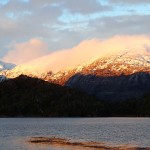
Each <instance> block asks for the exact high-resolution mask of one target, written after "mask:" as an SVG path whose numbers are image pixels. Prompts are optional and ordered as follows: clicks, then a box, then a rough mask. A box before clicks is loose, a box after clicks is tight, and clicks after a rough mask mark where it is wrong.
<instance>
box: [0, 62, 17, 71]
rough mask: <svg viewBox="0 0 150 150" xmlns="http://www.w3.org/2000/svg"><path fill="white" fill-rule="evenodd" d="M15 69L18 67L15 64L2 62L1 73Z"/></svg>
mask: <svg viewBox="0 0 150 150" xmlns="http://www.w3.org/2000/svg"><path fill="white" fill-rule="evenodd" d="M14 67H16V65H15V64H11V63H6V62H3V61H0V71H4V70H11V69H13V68H14Z"/></svg>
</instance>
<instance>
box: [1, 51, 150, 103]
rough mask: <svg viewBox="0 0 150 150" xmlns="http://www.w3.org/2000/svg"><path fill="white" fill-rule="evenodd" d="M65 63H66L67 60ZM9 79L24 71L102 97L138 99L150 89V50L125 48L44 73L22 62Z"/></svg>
mask: <svg viewBox="0 0 150 150" xmlns="http://www.w3.org/2000/svg"><path fill="white" fill-rule="evenodd" d="M64 63H65V62H64ZM2 74H3V75H5V76H6V77H8V78H13V77H17V76H19V75H21V74H25V75H28V76H31V77H38V78H41V79H43V80H46V81H49V82H53V83H57V84H60V85H65V86H69V87H71V88H76V89H78V90H81V91H84V92H86V93H88V94H92V95H95V96H96V97H98V98H100V99H114V98H115V99H116V100H119V99H130V98H133V97H134V98H137V97H139V96H141V95H143V94H144V93H145V92H148V91H150V52H149V51H147V50H145V49H139V50H134V49H132V50H126V51H122V52H120V53H112V54H108V55H105V56H103V57H101V56H99V57H98V58H94V59H93V60H90V61H88V62H85V63H84V64H81V65H78V66H77V67H74V68H73V69H68V70H61V71H58V72H57V73H52V72H51V68H49V70H47V71H46V72H45V73H43V71H41V73H40V70H38V72H37V70H36V69H34V67H33V66H31V68H30V65H28V67H27V65H25V66H24V65H20V66H17V67H15V68H14V69H12V70H10V71H6V72H3V73H2Z"/></svg>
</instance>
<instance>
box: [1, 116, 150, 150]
mask: <svg viewBox="0 0 150 150" xmlns="http://www.w3.org/2000/svg"><path fill="white" fill-rule="evenodd" d="M36 136H48V137H51V136H55V137H61V138H69V139H72V140H79V141H99V142H106V143H109V144H114V145H120V144H132V145H133V144H134V145H138V146H141V147H150V119H149V118H30V119H29V118H27V119H25V118H17V119H15V118H14V119H10V118H7V119H5V118H2V119H0V150H66V148H65V149H63V148H60V147H57V148H56V147H50V146H44V145H36V144H29V143H27V142H26V140H27V139H28V138H30V137H36ZM67 150H68V149H67Z"/></svg>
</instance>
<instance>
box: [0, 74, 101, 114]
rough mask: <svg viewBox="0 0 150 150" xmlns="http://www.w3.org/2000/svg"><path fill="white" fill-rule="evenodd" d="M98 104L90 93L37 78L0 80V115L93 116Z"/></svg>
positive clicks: (25, 77)
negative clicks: (88, 94)
mask: <svg viewBox="0 0 150 150" xmlns="http://www.w3.org/2000/svg"><path fill="white" fill-rule="evenodd" d="M100 107H101V104H100V102H97V100H96V99H95V98H93V97H92V96H87V95H86V94H84V93H81V92H78V91H75V90H72V89H69V88H66V87H62V86H60V85H55V84H52V83H48V82H45V81H43V80H39V79H36V78H30V77H27V76H20V77H17V78H15V79H10V80H6V81H4V82H2V83H0V116H10V117H11V116H95V115H96V114H97V112H96V111H97V109H98V108H100Z"/></svg>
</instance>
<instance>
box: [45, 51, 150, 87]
mask: <svg viewBox="0 0 150 150" xmlns="http://www.w3.org/2000/svg"><path fill="white" fill-rule="evenodd" d="M137 72H149V73H150V52H149V51H146V50H143V49H141V50H138V51H135V50H134V49H133V50H126V51H124V52H120V53H117V54H114V53H113V54H112V55H109V56H105V57H99V58H97V59H93V60H91V61H89V62H87V63H84V64H82V65H79V66H77V67H75V68H74V69H70V70H65V71H59V72H57V73H55V74H52V75H50V76H49V75H48V76H47V77H46V76H45V80H49V81H51V82H55V83H58V84H62V85H63V84H65V82H66V81H67V80H68V79H69V78H70V77H72V76H73V75H75V74H77V73H80V74H83V75H88V74H90V75H96V76H101V77H110V76H120V75H123V74H124V75H131V74H134V73H137Z"/></svg>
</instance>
